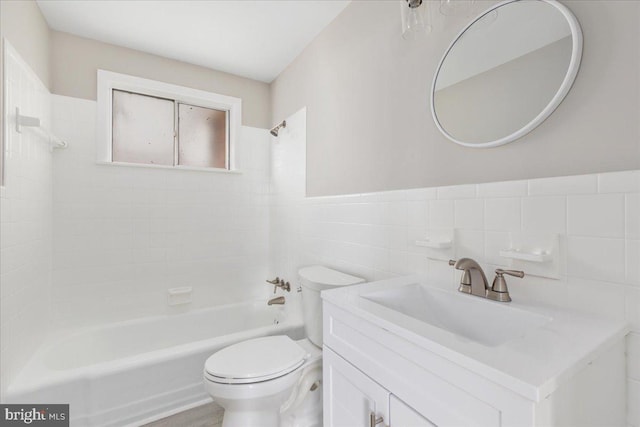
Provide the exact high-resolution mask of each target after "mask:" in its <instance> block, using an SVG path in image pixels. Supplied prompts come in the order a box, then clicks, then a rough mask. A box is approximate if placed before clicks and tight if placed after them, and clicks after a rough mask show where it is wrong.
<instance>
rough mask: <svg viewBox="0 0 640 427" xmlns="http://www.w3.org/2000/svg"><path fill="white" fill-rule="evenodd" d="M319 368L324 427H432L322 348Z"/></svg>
mask: <svg viewBox="0 0 640 427" xmlns="http://www.w3.org/2000/svg"><path fill="white" fill-rule="evenodd" d="M323 366H324V368H323V370H324V372H323V376H324V378H323V380H324V396H323V398H324V401H325V402H326V405H325V407H324V423H325V425H326V426H333V427H373V426H378V427H382V426H405V427H432V426H434V424H433V423H431V422H429V420H427V419H426V418H424V417H422V416H421V415H420V414H418V413H417V412H416V411H415V410H413V409H412V408H410V407H409V406H408V405H407V404H405V403H404V402H402V401H401V400H400V399H398V398H397V397H396V396H393V395H392V394H391V393H389V391H388V390H387V389H385V388H384V387H382V386H381V385H380V384H378V383H376V382H375V381H373V380H372V379H371V378H369V377H368V376H367V375H365V374H364V373H362V372H361V371H360V370H359V369H357V368H356V367H355V366H353V365H352V364H350V363H349V362H347V361H346V360H344V359H343V358H341V357H340V356H338V355H337V354H336V353H335V352H333V351H332V350H331V349H330V348H328V347H326V346H325V347H324V350H323Z"/></svg>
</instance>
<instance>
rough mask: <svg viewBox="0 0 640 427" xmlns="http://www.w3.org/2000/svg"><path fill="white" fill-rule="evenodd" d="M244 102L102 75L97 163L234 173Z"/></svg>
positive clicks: (197, 91)
mask: <svg viewBox="0 0 640 427" xmlns="http://www.w3.org/2000/svg"><path fill="white" fill-rule="evenodd" d="M240 111H241V101H240V99H238V98H231V97H227V96H223V95H217V94H213V93H210V92H204V91H200V90H195V89H190V88H185V87H181V86H175V85H170V84H166V83H161V82H155V81H152V80H147V79H141V78H137V77H132V76H126V75H123V74H116V73H111V72H107V71H102V70H99V71H98V115H99V117H98V132H99V135H98V136H99V140H100V141H101V143H100V144H98V153H97V155H98V161H99V162H103V163H104V162H106V163H117V164H122V163H127V164H138V165H147V166H161V167H172V168H209V169H218V170H220V169H223V170H233V169H234V163H233V152H234V145H235V140H236V138H237V136H238V131H239V127H240Z"/></svg>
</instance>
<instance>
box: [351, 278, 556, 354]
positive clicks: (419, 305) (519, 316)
mask: <svg viewBox="0 0 640 427" xmlns="http://www.w3.org/2000/svg"><path fill="white" fill-rule="evenodd" d="M360 296H361V297H362V298H365V299H367V300H369V301H372V302H374V303H376V304H380V305H382V306H384V307H386V308H388V309H391V310H394V311H397V312H400V313H402V314H404V315H406V316H409V317H411V318H413V319H416V320H419V321H421V322H424V323H428V324H429V325H431V326H435V327H436V328H439V329H443V330H445V331H448V332H451V333H453V334H455V335H458V336H460V337H464V338H467V339H469V340H471V341H475V342H477V343H480V344H483V345H485V346H490V347H495V346H499V345H501V344H503V343H506V342H508V341H511V340H513V339H515V338H518V337H522V336H524V335H525V334H526V333H527V332H528V331H531V330H533V329H536V328H539V327H541V326H543V325H545V324H546V323H548V322H550V321H551V318H550V317H547V316H543V315H540V314H537V313H532V312H529V311H526V310H522V309H519V308H514V307H510V306H509V305H508V304H506V303H501V302H493V301H488V300H485V299H483V298H480V297H476V296H472V295H468V294H462V293H458V292H448V291H445V290H440V289H436V288H433V287H429V286H425V285H422V284H418V283H415V284H410V285H406V286H402V287H397V288H391V289H385V290H381V291H375V292H370V293H364V294H361V295H360Z"/></svg>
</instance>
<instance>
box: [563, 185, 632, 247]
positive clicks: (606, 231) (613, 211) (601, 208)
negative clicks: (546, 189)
mask: <svg viewBox="0 0 640 427" xmlns="http://www.w3.org/2000/svg"><path fill="white" fill-rule="evenodd" d="M623 222H624V196H623V195H621V194H598V195H589V196H569V198H568V200H567V228H568V230H567V232H568V234H569V235H573V236H591V237H624V225H623Z"/></svg>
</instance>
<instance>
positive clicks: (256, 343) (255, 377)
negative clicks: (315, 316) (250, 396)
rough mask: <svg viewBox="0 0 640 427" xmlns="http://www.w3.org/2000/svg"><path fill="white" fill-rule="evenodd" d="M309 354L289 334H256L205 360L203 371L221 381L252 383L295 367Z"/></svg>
mask: <svg viewBox="0 0 640 427" xmlns="http://www.w3.org/2000/svg"><path fill="white" fill-rule="evenodd" d="M308 356H309V354H308V352H307V351H305V350H304V349H303V348H302V347H301V346H300V345H298V344H297V343H296V342H295V341H293V340H292V339H291V338H289V337H288V336H286V335H277V336H271V337H261V338H255V339H251V340H247V341H242V342H239V343H237V344H234V345H231V346H229V347H226V348H224V349H222V350H220V351H218V352H216V353H214V354H213V355H212V356H210V357H209V358H208V359H207V361H206V362H205V366H204V375H205V378H206V379H207V380H209V381H212V382H216V383H220V384H249V383H257V382H262V381H268V380H272V379H274V378H279V377H282V376H284V375H287V374H288V373H290V372H292V371H295V370H296V369H297V368H299V367H300V366H301V365H302V364H303V363H304V362H305V359H306V358H307V357H308Z"/></svg>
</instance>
